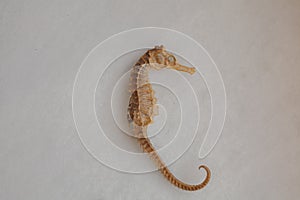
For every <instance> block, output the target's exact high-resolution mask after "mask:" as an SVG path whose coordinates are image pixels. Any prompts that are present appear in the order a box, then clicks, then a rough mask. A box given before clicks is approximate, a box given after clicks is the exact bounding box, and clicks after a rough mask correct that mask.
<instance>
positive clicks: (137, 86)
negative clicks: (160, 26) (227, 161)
mask: <svg viewBox="0 0 300 200" xmlns="http://www.w3.org/2000/svg"><path fill="white" fill-rule="evenodd" d="M164 68H169V69H174V70H178V71H182V72H188V73H190V74H193V73H194V72H195V68H194V67H186V66H183V65H180V64H178V63H177V62H176V58H175V56H174V55H172V54H171V53H169V52H167V51H166V50H165V48H164V47H163V46H156V47H155V48H154V49H150V50H148V51H147V52H146V53H145V54H144V55H143V56H142V57H141V58H140V59H139V61H138V62H137V63H136V64H135V65H134V67H133V69H132V71H131V77H130V89H129V92H130V94H131V97H130V100H129V105H128V116H127V117H128V120H129V122H130V123H132V127H133V132H134V134H135V136H136V137H137V140H138V142H139V144H140V146H141V148H142V149H143V151H144V152H146V153H148V154H149V155H150V157H151V158H152V159H153V160H154V161H155V164H156V165H157V167H158V169H159V170H160V172H161V173H162V174H163V175H164V176H165V178H166V179H167V180H168V181H169V182H170V183H172V184H173V185H175V186H177V187H178V188H181V189H183V190H189V191H194V190H199V189H201V188H203V187H205V186H206V185H207V183H208V182H209V180H210V176H211V173H210V170H209V168H208V167H206V166H204V165H201V166H199V169H201V168H203V169H205V171H206V178H205V180H204V181H203V182H202V183H200V184H198V185H190V184H186V183H184V182H182V181H180V180H179V179H177V178H176V177H175V176H174V175H173V174H172V173H171V172H170V170H169V169H168V168H167V166H166V165H165V163H164V162H163V161H162V160H161V158H160V157H159V155H158V153H157V152H156V150H155V149H154V147H153V145H152V144H151V141H150V139H149V138H148V137H147V127H148V125H149V124H150V123H152V122H153V117H154V116H155V115H157V114H158V107H157V105H156V101H157V100H156V98H155V97H154V91H153V89H152V86H151V84H150V83H149V77H148V75H149V70H151V69H155V70H160V69H164Z"/></svg>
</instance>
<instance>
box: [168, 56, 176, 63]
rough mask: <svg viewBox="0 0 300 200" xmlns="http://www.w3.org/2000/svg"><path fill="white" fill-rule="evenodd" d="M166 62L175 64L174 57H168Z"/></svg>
mask: <svg viewBox="0 0 300 200" xmlns="http://www.w3.org/2000/svg"><path fill="white" fill-rule="evenodd" d="M168 61H169V62H170V63H171V64H173V63H175V61H176V60H175V57H174V56H169V57H168Z"/></svg>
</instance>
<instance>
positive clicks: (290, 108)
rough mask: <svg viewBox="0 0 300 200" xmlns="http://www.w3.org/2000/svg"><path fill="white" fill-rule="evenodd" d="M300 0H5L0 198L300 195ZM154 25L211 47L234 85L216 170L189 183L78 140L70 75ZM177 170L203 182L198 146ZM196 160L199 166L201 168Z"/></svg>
mask: <svg viewBox="0 0 300 200" xmlns="http://www.w3.org/2000/svg"><path fill="white" fill-rule="evenodd" d="M299 10H300V2H299V1H296V0H288V1H284V0H281V1H278V0H273V1H271V0H268V1H267V0H263V1H258V0H255V1H233V0H230V1H207V2H204V1H196V0H195V1H171V0H165V1H83V0H72V1H71V0H65V1H63V0H61V1H58V0H53V1H40V0H31V1H17V0H1V1H0V199H1V200H2V199H3V200H4V199H5V200H9V199H14V200H17V199H31V200H32V199H64V200H65V199H72V200H74V199H163V198H164V199H183V198H184V199H291V200H293V199H298V196H299V195H300V190H299V187H300V171H299V168H300V157H299V153H300V105H299V102H300V93H299V91H300V78H299V75H300V56H299V55H300V37H299V35H300V21H299V18H300V12H299ZM143 26H158V27H166V28H171V29H175V30H178V31H181V32H184V33H186V34H188V35H190V36H191V37H193V38H194V39H196V40H197V41H198V42H200V43H201V44H202V45H203V46H204V47H205V48H206V49H207V50H208V52H209V53H210V55H211V56H212V57H213V59H214V60H215V62H216V63H217V65H218V66H219V70H220V72H221V74H222V76H223V80H224V83H225V87H226V92H227V102H228V108H227V118H226V122H225V127H224V130H223V134H222V137H221V139H220V141H219V143H218V144H217V146H216V148H215V149H214V151H213V152H212V153H211V154H210V155H209V157H208V158H206V159H205V160H203V161H197V162H198V163H199V162H204V163H205V164H207V165H208V166H209V167H210V168H211V170H212V180H211V182H210V184H209V185H208V186H207V187H206V188H205V189H203V190H201V191H198V192H183V191H181V190H178V189H176V188H174V187H173V186H171V185H170V184H169V183H168V182H167V181H165V179H164V178H163V177H162V176H161V175H160V174H159V173H158V172H153V173H148V174H142V175H133V174H126V173H120V172H117V171H115V170H112V169H110V168H107V167H105V166H103V165H102V164H100V163H99V162H98V161H96V160H95V159H94V158H93V157H92V156H91V155H90V154H89V153H88V152H87V151H86V150H85V149H84V147H83V146H82V144H81V143H80V140H79V137H78V135H77V133H76V129H75V126H74V122H73V118H72V107H71V96H72V86H73V82H74V78H75V75H76V73H77V70H78V68H79V66H80V64H81V62H82V60H83V59H84V57H85V56H86V55H87V53H88V52H89V51H90V50H91V49H92V48H93V47H94V46H96V45H97V44H98V43H99V42H101V41H102V40H104V39H106V38H107V37H109V36H110V35H112V34H115V33H118V32H120V31H123V30H127V29H130V28H135V27H143ZM198 144H199V143H197V140H196V141H195V145H193V146H192V147H191V149H190V150H189V151H188V152H187V153H186V154H185V156H183V157H182V158H181V159H180V160H178V162H176V163H175V164H174V165H172V166H171V168H172V171H174V173H175V174H176V175H177V176H178V177H180V178H183V179H184V180H187V181H189V182H190V183H197V182H199V180H198V179H199V177H200V175H199V174H195V171H193V170H194V166H190V165H189V163H190V160H192V159H191V156H194V160H195V159H196V158H197V155H198V150H199V146H198ZM197 172H198V171H196V173H197Z"/></svg>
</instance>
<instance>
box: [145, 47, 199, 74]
mask: <svg viewBox="0 0 300 200" xmlns="http://www.w3.org/2000/svg"><path fill="white" fill-rule="evenodd" d="M148 55H149V64H150V65H151V67H153V68H154V69H156V70H160V69H163V68H169V69H175V70H178V71H183V72H188V73H190V74H193V73H194V72H195V70H196V69H195V68H194V67H186V66H183V65H181V64H179V63H178V62H177V60H176V57H175V56H174V55H173V54H172V53H170V52H168V51H166V49H165V48H164V46H163V45H161V46H155V48H153V49H150V50H149V51H148Z"/></svg>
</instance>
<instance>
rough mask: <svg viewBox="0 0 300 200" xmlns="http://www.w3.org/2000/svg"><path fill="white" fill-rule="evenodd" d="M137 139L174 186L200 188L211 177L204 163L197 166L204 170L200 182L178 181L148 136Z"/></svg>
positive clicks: (191, 189)
mask: <svg viewBox="0 0 300 200" xmlns="http://www.w3.org/2000/svg"><path fill="white" fill-rule="evenodd" d="M138 140H139V143H140V145H141V147H142V149H143V150H144V152H147V153H149V155H150V157H151V159H152V160H153V161H155V163H156V165H157V166H158V168H159V170H160V172H161V173H162V174H163V175H164V177H165V178H166V179H167V180H168V181H169V182H170V183H172V184H173V185H174V186H176V187H178V188H180V189H183V190H188V191H195V190H200V189H202V188H203V187H205V186H206V185H207V184H208V182H209V180H210V177H211V172H210V170H209V168H208V167H207V166H205V165H200V166H199V169H201V168H203V169H204V170H205V171H206V177H205V179H204V181H203V182H202V183H200V184H197V185H190V184H186V183H184V182H182V181H180V180H179V179H177V178H176V177H175V176H174V175H173V174H172V172H171V171H170V170H169V169H168V168H167V167H166V165H165V164H164V162H163V161H162V160H161V158H160V157H159V155H158V154H157V152H156V151H155V149H154V147H153V146H152V144H151V142H150V140H149V139H148V138H139V139H138Z"/></svg>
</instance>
